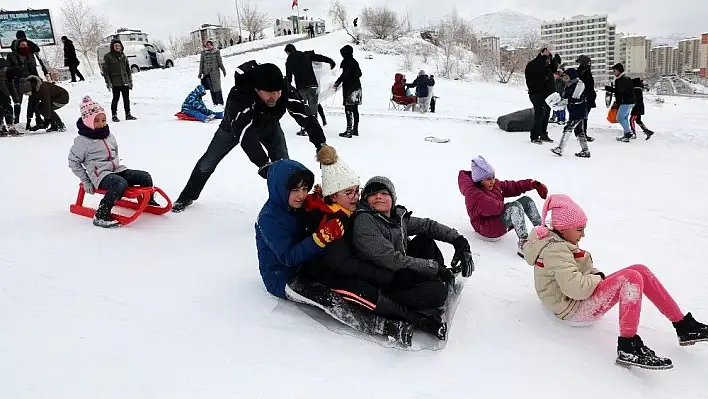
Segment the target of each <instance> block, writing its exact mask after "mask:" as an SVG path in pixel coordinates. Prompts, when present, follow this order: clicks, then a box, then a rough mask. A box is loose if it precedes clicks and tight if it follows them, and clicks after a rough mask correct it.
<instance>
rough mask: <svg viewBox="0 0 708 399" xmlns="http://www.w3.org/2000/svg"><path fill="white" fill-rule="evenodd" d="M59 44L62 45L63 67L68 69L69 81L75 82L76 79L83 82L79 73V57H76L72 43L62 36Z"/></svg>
mask: <svg viewBox="0 0 708 399" xmlns="http://www.w3.org/2000/svg"><path fill="white" fill-rule="evenodd" d="M61 42H62V43H64V66H65V67H69V73H70V74H71V81H72V82H76V77H77V76H78V77H79V79H80V80H81V81H82V82H83V81H84V80H86V79H84V75H82V74H81V72H79V64H80V62H79V57H77V56H76V48H75V47H74V42H72V41H71V40H69V38H68V37H66V36H62V37H61Z"/></svg>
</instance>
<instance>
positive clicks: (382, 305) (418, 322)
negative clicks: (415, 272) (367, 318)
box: [374, 294, 447, 341]
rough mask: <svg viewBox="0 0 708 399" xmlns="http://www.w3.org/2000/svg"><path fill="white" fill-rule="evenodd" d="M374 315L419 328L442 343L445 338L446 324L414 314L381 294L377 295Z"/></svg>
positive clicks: (436, 318)
mask: <svg viewBox="0 0 708 399" xmlns="http://www.w3.org/2000/svg"><path fill="white" fill-rule="evenodd" d="M374 313H375V314H377V315H379V316H381V317H385V318H389V319H397V320H403V321H405V322H408V323H411V324H413V325H414V326H415V327H418V328H420V330H421V331H423V332H425V333H428V334H431V335H433V336H435V337H436V338H437V339H439V340H441V341H444V340H445V339H446V338H447V323H445V322H444V321H442V319H441V318H440V317H439V316H436V315H434V314H433V315H422V314H420V313H417V312H414V311H412V310H410V309H408V308H407V307H405V306H403V305H401V304H400V303H397V302H394V301H392V300H391V299H389V298H388V297H386V296H385V295H383V294H379V300H378V301H377V302H376V308H375V309H374Z"/></svg>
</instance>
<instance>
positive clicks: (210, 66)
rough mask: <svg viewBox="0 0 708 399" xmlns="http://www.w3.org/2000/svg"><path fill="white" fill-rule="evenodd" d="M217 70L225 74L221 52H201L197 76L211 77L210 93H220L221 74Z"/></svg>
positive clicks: (215, 50)
mask: <svg viewBox="0 0 708 399" xmlns="http://www.w3.org/2000/svg"><path fill="white" fill-rule="evenodd" d="M219 70H221V72H223V73H224V74H226V68H224V62H223V61H222V59H221V52H219V50H217V49H214V50H204V51H202V56H201V58H200V59H199V75H209V77H211V91H221V74H220V73H219Z"/></svg>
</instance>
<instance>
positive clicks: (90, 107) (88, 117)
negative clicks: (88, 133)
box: [80, 96, 106, 129]
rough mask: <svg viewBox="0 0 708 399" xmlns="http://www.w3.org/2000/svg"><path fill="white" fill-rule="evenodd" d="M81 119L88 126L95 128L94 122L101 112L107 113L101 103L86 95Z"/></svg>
mask: <svg viewBox="0 0 708 399" xmlns="http://www.w3.org/2000/svg"><path fill="white" fill-rule="evenodd" d="M80 108H81V121H82V122H83V123H84V125H86V127H87V128H89V129H93V123H94V121H95V120H96V117H97V116H98V115H100V114H104V115H105V114H106V111H105V110H104V109H103V107H101V104H99V103H97V102H95V101H93V100H92V99H91V97H89V96H86V97H84V99H83V100H82V101H81V106H80Z"/></svg>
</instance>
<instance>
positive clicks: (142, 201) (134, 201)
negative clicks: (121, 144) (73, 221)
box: [69, 184, 172, 226]
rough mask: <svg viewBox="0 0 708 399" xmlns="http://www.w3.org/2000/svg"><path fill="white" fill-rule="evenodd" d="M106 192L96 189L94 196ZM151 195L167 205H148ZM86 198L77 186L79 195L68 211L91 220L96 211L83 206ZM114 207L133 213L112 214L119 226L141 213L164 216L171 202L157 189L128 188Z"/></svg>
mask: <svg viewBox="0 0 708 399" xmlns="http://www.w3.org/2000/svg"><path fill="white" fill-rule="evenodd" d="M105 193H106V190H101V189H96V194H105ZM152 193H157V194H159V195H160V196H161V197H162V198H164V199H165V200H167V205H165V206H164V207H157V206H151V205H148V202H149V201H150V195H151V194H152ZM85 196H86V190H84V186H83V185H82V184H79V194H78V195H77V196H76V203H74V204H71V205H70V206H69V211H70V212H71V213H74V214H76V215H81V216H86V217H88V218H93V216H94V215H95V214H96V210H95V209H93V208H89V207H87V206H85V205H84V197H85ZM115 206H119V207H121V208H127V209H133V210H135V213H133V214H132V215H130V216H123V215H117V214H115V213H113V214H112V216H113V218H114V219H115V220H117V221H118V223H119V224H120V225H121V226H125V225H127V224H130V223H133V222H134V221H135V220H136V219H137V218H139V217H140V215H142V214H143V212H147V213H150V214H153V215H164V214H165V213H167V212H169V211H170V210H171V209H172V201H171V200H170V198H169V197H168V196H167V194H165V192H164V191H162V189H160V188H159V187H128V189H127V190H125V193H123V198H121V199H119V200H118V201H116V204H115Z"/></svg>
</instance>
